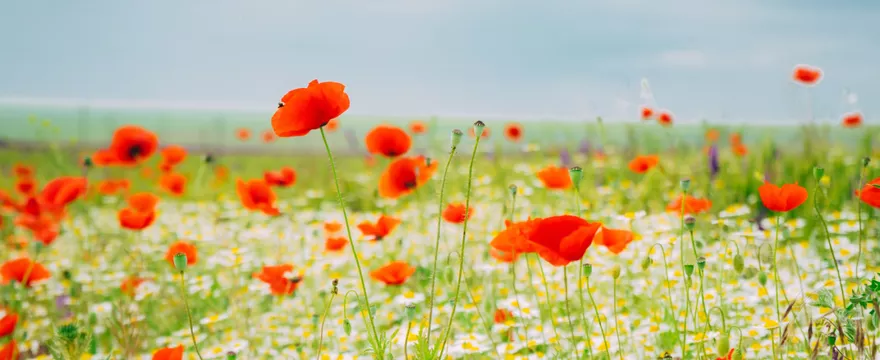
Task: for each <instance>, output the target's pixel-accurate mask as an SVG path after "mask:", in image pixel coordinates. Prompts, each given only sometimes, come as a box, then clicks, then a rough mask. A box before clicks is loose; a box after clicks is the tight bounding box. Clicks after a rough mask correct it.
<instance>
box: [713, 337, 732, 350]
mask: <svg viewBox="0 0 880 360" xmlns="http://www.w3.org/2000/svg"><path fill="white" fill-rule="evenodd" d="M728 336H729V335H728V334H727V333H721V334H720V335H719V336H718V339H717V340H715V352H716V353H717V354H719V355H727V351H728V350H730V338H729V337H728Z"/></svg>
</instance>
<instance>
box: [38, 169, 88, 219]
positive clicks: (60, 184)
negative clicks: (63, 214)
mask: <svg viewBox="0 0 880 360" xmlns="http://www.w3.org/2000/svg"><path fill="white" fill-rule="evenodd" d="M88 188H89V186H88V182H87V180H86V178H84V177H73V176H62V177H58V178H55V179H53V180H52V181H49V182H48V183H47V184H46V186H44V187H43V191H42V192H40V203H41V204H42V205H44V206H45V207H46V208H48V209H50V210H51V211H57V210H59V209H63V208H65V207H66V206H67V205H68V204H70V203H72V202H73V201H75V200H76V199H79V198H80V197H83V196H85V194H86V192H87V191H88Z"/></svg>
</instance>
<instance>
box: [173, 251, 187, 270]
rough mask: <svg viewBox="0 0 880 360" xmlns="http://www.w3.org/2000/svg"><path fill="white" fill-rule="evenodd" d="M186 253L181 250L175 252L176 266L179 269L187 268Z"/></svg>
mask: <svg viewBox="0 0 880 360" xmlns="http://www.w3.org/2000/svg"><path fill="white" fill-rule="evenodd" d="M186 263H187V259H186V253H182V252H179V253H177V254H174V268H175V269H177V271H180V272H184V271H185V270H186Z"/></svg>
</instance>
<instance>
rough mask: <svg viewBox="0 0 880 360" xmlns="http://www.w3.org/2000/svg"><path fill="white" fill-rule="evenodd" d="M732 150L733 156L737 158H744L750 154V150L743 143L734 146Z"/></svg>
mask: <svg viewBox="0 0 880 360" xmlns="http://www.w3.org/2000/svg"><path fill="white" fill-rule="evenodd" d="M730 149H731V150H733V154H734V155H736V156H737V157H743V156H746V155H748V154H749V148H748V147H746V145H745V144H743V143H737V144H733V145H732V146H731V147H730Z"/></svg>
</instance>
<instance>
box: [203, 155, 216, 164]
mask: <svg viewBox="0 0 880 360" xmlns="http://www.w3.org/2000/svg"><path fill="white" fill-rule="evenodd" d="M213 163H214V155H211V154H207V155H205V164H213Z"/></svg>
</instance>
